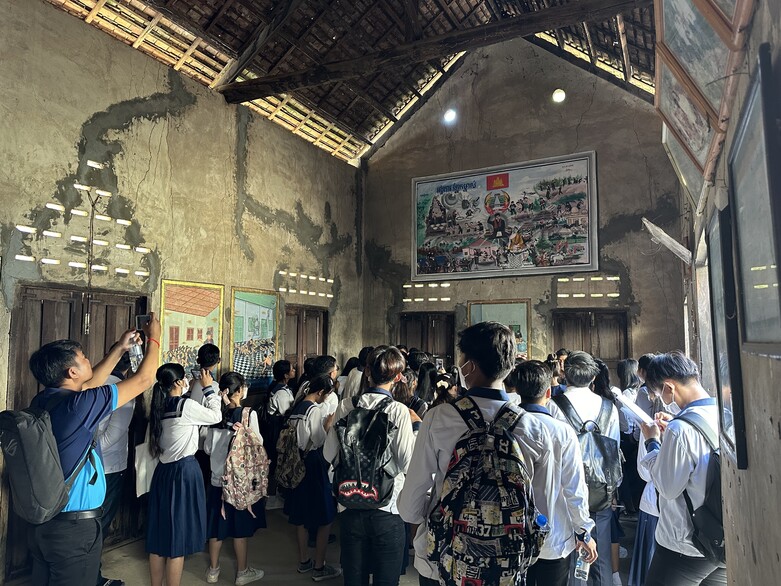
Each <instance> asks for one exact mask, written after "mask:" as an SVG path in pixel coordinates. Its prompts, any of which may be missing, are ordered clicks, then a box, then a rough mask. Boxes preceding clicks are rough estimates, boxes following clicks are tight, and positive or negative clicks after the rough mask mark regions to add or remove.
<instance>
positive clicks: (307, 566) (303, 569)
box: [298, 559, 315, 574]
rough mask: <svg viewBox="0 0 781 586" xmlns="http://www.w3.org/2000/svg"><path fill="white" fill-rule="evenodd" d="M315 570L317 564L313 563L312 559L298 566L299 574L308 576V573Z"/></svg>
mask: <svg viewBox="0 0 781 586" xmlns="http://www.w3.org/2000/svg"><path fill="white" fill-rule="evenodd" d="M314 569H315V562H313V561H312V560H311V559H310V560H308V561H306V562H301V563H300V564H298V573H299V574H306V573H307V572H311V571H312V570H314Z"/></svg>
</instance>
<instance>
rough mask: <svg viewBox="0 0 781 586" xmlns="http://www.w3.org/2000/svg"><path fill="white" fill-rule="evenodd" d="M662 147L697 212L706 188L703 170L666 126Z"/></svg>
mask: <svg viewBox="0 0 781 586" xmlns="http://www.w3.org/2000/svg"><path fill="white" fill-rule="evenodd" d="M662 145H664V148H665V150H666V151H667V156H668V157H669V158H670V162H671V163H672V165H673V169H675V173H676V175H678V180H679V181H680V182H681V185H683V188H684V189H685V190H686V194H687V195H688V196H689V200H690V201H691V203H692V209H693V210H697V208H698V207H699V203H700V197H701V196H702V190H703V188H704V187H705V178H704V177H703V175H702V170H701V169H700V168H699V167H698V166H697V163H696V161H695V160H694V159H693V158H692V157H691V155H690V154H689V151H688V150H687V149H686V147H684V146H683V145H682V144H681V142H680V141H679V140H678V139H677V138H676V137H675V135H673V134H672V132H670V129H669V128H668V127H667V125H666V124H662Z"/></svg>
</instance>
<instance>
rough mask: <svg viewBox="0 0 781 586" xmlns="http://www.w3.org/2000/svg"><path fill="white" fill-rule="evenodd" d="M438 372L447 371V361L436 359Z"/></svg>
mask: <svg viewBox="0 0 781 586" xmlns="http://www.w3.org/2000/svg"><path fill="white" fill-rule="evenodd" d="M436 366H437V370H438V371H440V372H442V371H444V370H445V361H444V360H443V359H442V358H437V359H436Z"/></svg>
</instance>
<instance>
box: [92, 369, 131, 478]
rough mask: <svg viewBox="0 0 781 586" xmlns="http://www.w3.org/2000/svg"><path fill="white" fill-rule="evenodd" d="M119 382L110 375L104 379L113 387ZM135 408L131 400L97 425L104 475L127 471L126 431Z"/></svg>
mask: <svg viewBox="0 0 781 586" xmlns="http://www.w3.org/2000/svg"><path fill="white" fill-rule="evenodd" d="M121 380H123V379H122V378H120V377H118V376H114V375H113V374H112V375H109V377H108V378H107V379H106V384H108V385H115V384H117V383H118V382H120V381H121ZM135 406H136V400H135V399H131V400H130V401H128V402H127V403H125V404H124V405H122V406H121V407H120V408H118V409H116V410H114V411H112V412H111V413H110V414H109V415H108V416H107V417H105V418H104V419H103V420H102V421H101V422H100V424H99V425H98V442H99V445H100V451H101V453H102V454H103V468H104V470H105V472H106V474H116V473H118V472H122V471H124V470H126V469H127V453H128V445H129V439H128V431H129V429H130V420H131V419H133V410H134V409H135Z"/></svg>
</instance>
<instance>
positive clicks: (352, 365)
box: [342, 356, 361, 376]
mask: <svg viewBox="0 0 781 586" xmlns="http://www.w3.org/2000/svg"><path fill="white" fill-rule="evenodd" d="M359 366H361V359H360V358H358V357H357V356H353V357H352V358H348V359H347V362H345V364H344V368H343V369H342V376H349V374H350V372H352V371H353V370H355V369H356V368H358V367H359Z"/></svg>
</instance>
